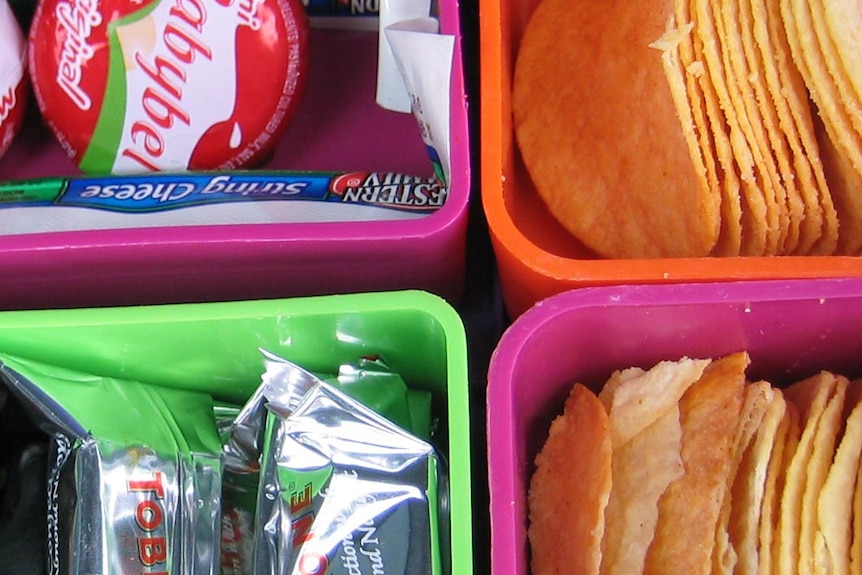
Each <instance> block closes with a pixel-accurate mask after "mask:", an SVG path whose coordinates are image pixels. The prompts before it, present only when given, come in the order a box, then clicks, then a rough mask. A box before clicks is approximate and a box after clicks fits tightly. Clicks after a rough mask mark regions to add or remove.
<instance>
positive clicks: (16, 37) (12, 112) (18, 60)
mask: <svg viewBox="0 0 862 575" xmlns="http://www.w3.org/2000/svg"><path fill="white" fill-rule="evenodd" d="M26 64H27V44H26V41H25V39H24V35H23V33H22V32H21V27H20V26H19V25H18V21H17V20H16V19H15V15H14V13H13V12H12V9H11V8H10V7H9V4H8V3H7V2H6V0H0V158H2V157H3V155H4V154H5V153H6V152H7V151H8V150H9V147H10V146H11V145H12V140H14V139H15V136H16V135H17V134H18V132H19V131H20V130H21V124H22V122H23V120H24V110H25V108H26V107H27V106H26V104H27V101H26V100H27V97H28V94H29V91H28V84H27V75H26V68H27V66H26Z"/></svg>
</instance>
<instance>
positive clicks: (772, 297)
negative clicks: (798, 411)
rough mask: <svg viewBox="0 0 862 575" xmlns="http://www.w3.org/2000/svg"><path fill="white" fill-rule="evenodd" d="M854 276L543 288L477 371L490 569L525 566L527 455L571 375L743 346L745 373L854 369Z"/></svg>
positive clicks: (858, 366) (790, 376)
mask: <svg viewBox="0 0 862 575" xmlns="http://www.w3.org/2000/svg"><path fill="white" fill-rule="evenodd" d="M860 341H862V279H823V280H796V281H778V280H776V281H766V282H738V283H723V284H714V283H708V284H681V285H660V286H629V287H609V288H584V289H580V290H572V291H568V292H564V293H563V294H560V295H557V296H552V297H550V298H548V299H546V300H544V301H542V302H540V303H538V304H536V305H535V306H533V307H532V308H531V309H530V310H528V311H527V312H526V313H525V314H523V315H522V316H521V317H519V318H518V319H517V320H515V322H514V323H513V324H512V325H511V326H510V328H509V329H508V330H507V331H506V332H505V333H504V335H503V336H502V338H501V339H500V342H499V344H498V346H497V347H496V349H495V350H494V354H493V357H492V359H491V364H490V367H489V371H488V399H487V404H488V405H487V408H488V411H487V432H488V476H489V484H490V501H491V571H492V573H493V575H525V574H526V573H528V572H529V550H528V545H527V539H526V528H527V517H526V513H527V508H526V489H527V486H528V484H529V478H530V475H531V473H532V469H533V467H532V465H533V459H534V457H535V455H536V453H537V452H538V450H539V449H540V448H541V446H542V443H543V442H544V440H545V438H546V437H547V430H548V426H549V425H550V423H551V420H552V419H553V418H554V417H555V416H556V415H558V414H559V413H560V412H561V411H562V405H563V401H564V399H565V397H566V395H567V394H568V392H569V390H570V389H571V386H572V385H573V384H574V383H575V382H581V383H584V384H587V385H590V386H591V387H592V388H593V389H598V387H599V386H600V385H601V383H602V382H603V381H605V379H606V378H607V376H608V375H610V373H611V372H612V371H613V370H615V369H620V368H625V367H630V366H640V367H643V368H648V367H650V366H651V365H653V364H655V363H657V362H658V361H660V360H663V359H678V358H680V357H682V356H684V355H687V356H689V357H715V356H720V355H722V354H726V353H729V352H732V351H736V350H741V349H745V350H748V351H749V353H750V355H751V359H752V363H751V367H750V368H749V371H748V373H749V376H750V377H751V378H752V380H756V379H758V378H766V379H767V380H769V381H771V382H772V383H774V384H777V385H781V384H787V383H790V382H792V381H794V380H795V379H800V378H802V377H804V376H807V375H812V374H814V373H816V372H817V371H819V370H821V369H828V370H832V371H834V372H836V373H841V374H844V375H848V376H851V377H853V376H857V377H858V376H860V375H862V355H860V353H859V342H860Z"/></svg>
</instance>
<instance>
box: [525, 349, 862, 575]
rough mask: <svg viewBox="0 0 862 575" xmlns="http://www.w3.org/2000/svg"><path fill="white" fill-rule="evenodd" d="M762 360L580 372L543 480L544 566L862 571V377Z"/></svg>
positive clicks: (532, 495)
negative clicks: (595, 383)
mask: <svg viewBox="0 0 862 575" xmlns="http://www.w3.org/2000/svg"><path fill="white" fill-rule="evenodd" d="M748 364H749V358H748V355H747V354H746V353H745V352H738V353H733V354H730V355H728V356H725V357H721V358H718V359H714V360H712V359H690V358H682V359H680V360H678V361H663V362H660V363H658V364H656V365H655V366H653V367H651V368H650V369H648V370H643V369H640V368H629V369H625V370H621V371H617V372H615V373H614V374H612V375H611V377H610V378H609V379H608V381H607V382H606V383H605V385H604V387H603V388H602V390H601V391H600V393H598V394H595V393H593V392H592V391H590V390H589V389H587V388H586V387H584V386H583V385H580V384H576V385H575V386H574V387H573V388H572V390H571V393H570V395H569V396H568V398H567V400H566V404H565V409H564V413H563V414H562V415H560V416H558V417H557V418H556V419H555V420H554V421H553V423H552V424H551V427H550V432H549V435H548V437H547V440H546V442H545V443H544V446H543V447H542V449H541V452H540V453H539V455H538V456H537V457H536V469H535V472H534V474H533V476H532V479H531V482H530V487H529V498H528V503H529V512H530V524H529V528H528V535H529V541H530V547H531V562H532V569H531V570H532V573H533V575H549V574H555V575H556V574H563V573H565V574H567V575H582V574H596V575H598V574H602V575H611V574H625V575H632V574H636V573H653V574H667V573H685V574H687V575H694V574H712V573H722V574H731V573H734V574H755V573H759V574H769V573H780V574H790V573H830V574H836V575H838V574H850V573H862V474H860V453H862V402H860V400H862V381H850V380H848V379H847V378H846V377H844V376H842V375H837V374H833V373H830V372H826V371H824V372H821V373H818V374H816V375H814V376H811V377H809V378H807V379H804V380H802V381H798V382H796V383H794V384H792V385H790V386H788V387H785V388H783V389H782V388H777V387H775V386H773V385H771V384H770V383H769V382H766V381H748V380H747V378H746V370H747V367H748ZM854 510H859V512H858V513H856V512H855V511H854Z"/></svg>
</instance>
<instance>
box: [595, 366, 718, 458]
mask: <svg viewBox="0 0 862 575" xmlns="http://www.w3.org/2000/svg"><path fill="white" fill-rule="evenodd" d="M710 361H711V360H709V359H694V358H687V357H684V358H681V359H679V360H677V361H671V360H667V361H661V362H659V363H657V364H655V365H654V366H652V367H650V368H649V369H648V370H646V371H644V370H640V369H639V368H630V369H627V370H623V371H621V372H616V373H615V374H612V375H611V377H610V378H609V381H608V382H607V383H606V384H605V386H604V388H603V389H602V390H601V391H600V392H599V400H600V401H601V402H602V404H603V405H605V407H606V409H607V410H608V413H609V414H610V429H611V439H612V441H613V446H614V449H616V448H618V447H620V446H622V445H625V444H626V443H627V442H629V441H631V439H632V438H634V437H635V436H636V435H638V434H639V433H641V432H642V431H643V430H644V429H646V428H647V427H649V426H650V425H652V424H653V422H654V421H655V420H656V419H658V418H659V417H661V416H662V415H663V414H664V413H665V412H666V411H667V410H668V409H670V408H671V407H675V406H676V404H677V402H678V401H679V398H680V397H682V395H683V394H684V393H685V391H686V390H687V389H688V388H689V387H690V386H691V385H692V384H693V383H694V382H695V381H697V380H698V378H700V376H701V374H702V373H703V371H704V369H706V367H707V366H708V365H709V363H710Z"/></svg>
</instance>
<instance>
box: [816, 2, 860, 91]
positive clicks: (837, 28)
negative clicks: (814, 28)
mask: <svg viewBox="0 0 862 575" xmlns="http://www.w3.org/2000/svg"><path fill="white" fill-rule="evenodd" d="M822 8H823V10H824V20H825V24H826V27H827V30H828V34H829V36H830V37H831V38H832V39H833V41H834V44H835V51H836V54H837V56H838V58H839V60H840V61H841V66H842V68H843V70H844V71H845V73H846V74H847V76H848V80H849V82H850V87H851V88H852V90H853V93H854V95H855V98H856V101H857V102H859V101H862V74H860V70H862V37H860V36H859V30H862V9H860V5H859V3H858V2H856V0H829V1H828V2H822Z"/></svg>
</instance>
